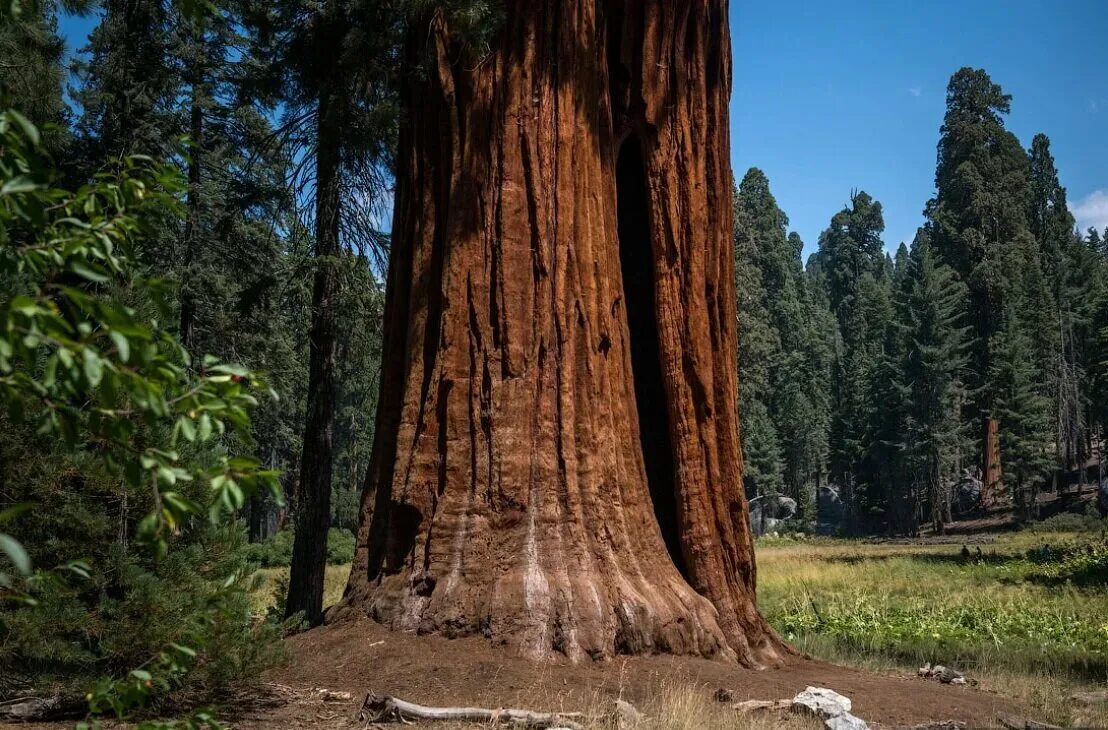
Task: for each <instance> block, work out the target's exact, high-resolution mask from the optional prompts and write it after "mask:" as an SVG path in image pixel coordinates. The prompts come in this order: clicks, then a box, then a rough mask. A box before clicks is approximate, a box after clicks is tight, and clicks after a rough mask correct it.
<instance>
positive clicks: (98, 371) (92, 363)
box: [81, 347, 104, 388]
mask: <svg viewBox="0 0 1108 730" xmlns="http://www.w3.org/2000/svg"><path fill="white" fill-rule="evenodd" d="M81 358H82V360H83V367H84V371H85V379H86V380H88V383H89V385H90V386H91V387H93V388H95V387H96V386H98V385H100V379H101V378H103V377H104V366H103V363H102V362H101V361H100V356H99V355H97V354H96V353H95V352H94V351H93V350H91V349H90V348H87V347H86V348H85V349H84V350H82V351H81Z"/></svg>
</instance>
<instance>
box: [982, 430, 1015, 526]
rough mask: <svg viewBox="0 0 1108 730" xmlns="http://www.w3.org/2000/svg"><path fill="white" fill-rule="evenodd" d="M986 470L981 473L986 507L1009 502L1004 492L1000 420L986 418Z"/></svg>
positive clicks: (984, 450)
mask: <svg viewBox="0 0 1108 730" xmlns="http://www.w3.org/2000/svg"><path fill="white" fill-rule="evenodd" d="M983 453H984V462H985V463H984V471H983V473H982V475H981V493H982V497H983V500H984V504H985V506H986V507H997V506H1000V505H1003V504H1007V503H1008V502H1009V500H1008V496H1007V495H1006V494H1005V493H1004V481H1003V480H1004V475H1003V473H1002V472H1001V466H1000V421H998V420H997V419H995V418H986V419H985V439H984V449H983Z"/></svg>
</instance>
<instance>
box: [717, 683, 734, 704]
mask: <svg viewBox="0 0 1108 730" xmlns="http://www.w3.org/2000/svg"><path fill="white" fill-rule="evenodd" d="M714 696H715V698H716V702H734V701H735V690H733V689H724V688H723V687H720V688H719V689H717V690H716V693H715V695H714Z"/></svg>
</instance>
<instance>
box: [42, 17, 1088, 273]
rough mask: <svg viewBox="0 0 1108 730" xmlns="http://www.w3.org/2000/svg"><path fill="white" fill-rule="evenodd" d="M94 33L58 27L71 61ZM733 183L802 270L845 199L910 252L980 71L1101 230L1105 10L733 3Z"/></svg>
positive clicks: (78, 25)
mask: <svg viewBox="0 0 1108 730" xmlns="http://www.w3.org/2000/svg"><path fill="white" fill-rule="evenodd" d="M94 23H95V19H94V18H83V19H82V18H66V19H63V21H62V32H63V34H64V35H65V36H66V38H67V39H68V40H69V43H70V47H71V48H73V47H79V46H80V45H83V43H84V39H85V37H86V36H87V34H88V31H89V30H90V29H91V28H92V26H93V24H94ZM731 35H732V49H733V54H734V65H733V78H734V87H733V90H732V97H731V151H732V164H733V166H734V169H735V175H736V176H737V177H739V178H741V177H742V175H743V173H744V172H745V171H746V169H747V168H749V167H751V166H758V167H760V168H762V169H763V170H764V171H765V172H766V174H767V175H768V176H769V180H770V185H771V186H772V189H773V192H774V194H775V195H776V196H777V201H778V204H779V205H780V206H781V208H782V209H784V211H785V212H786V213H787V214H788V216H789V219H790V224H791V228H792V229H794V230H796V231H797V232H798V233H800V235H801V237H802V238H803V239H804V243H805V254H807V253H810V252H811V251H812V250H814V248H815V246H816V243H817V239H818V237H819V233H820V231H822V230H823V229H824V228H825V227H826V226H827V223H828V221H829V220H830V219H831V216H832V215H833V214H834V213H835V212H836V211H838V210H839V209H840V208H842V207H843V206H844V205H845V204H846V203H847V202H848V201H849V199H850V191H851V189H852V188H857V189H861V190H865V191H866V192H868V193H869V194H870V195H872V196H874V197H875V198H877V199H878V200H880V201H881V203H882V204H883V205H884V209H885V226H886V230H885V241H886V244H887V245H888V246H889V247H890V248H893V249H895V247H896V245H897V244H898V243H900V242H901V241H902V240H908V241H910V240H911V238H912V236H913V235H914V234H915V231H916V227H917V226H919V225H920V223H921V222H922V220H923V219H922V215H921V211H922V210H923V206H924V203H926V201H927V199H928V198H930V197H931V195H932V193H933V191H934V173H935V145H936V144H937V142H938V139H939V125H941V124H942V118H943V111H944V107H945V93H946V82H947V80H948V79H949V78H950V75H951V74H952V73H954V71H956V70H957V69H959V68H961V67H962V66H974V67H979V68H984V69H986V70H987V71H988V72H989V73H990V74H991V75H992V77H993V80H994V81H996V82H997V83H999V84H1000V85H1001V86H1003V87H1004V90H1005V91H1006V92H1007V93H1009V94H1012V96H1013V100H1012V113H1011V115H1009V117H1008V122H1007V123H1008V127H1009V129H1011V130H1012V131H1013V132H1015V133H1016V134H1017V135H1018V136H1019V138H1020V140H1021V141H1022V142H1023V144H1024V146H1025V147H1027V146H1029V145H1030V143H1031V138H1032V137H1033V136H1034V135H1035V134H1036V133H1037V132H1040V131H1041V132H1045V133H1046V134H1047V135H1048V136H1049V137H1050V139H1051V143H1052V148H1053V152H1054V156H1055V158H1056V160H1057V163H1058V168H1059V171H1060V173H1061V178H1062V184H1063V185H1065V186H1066V188H1067V189H1068V192H1069V200H1070V207H1071V208H1072V209H1074V211H1075V213H1076V214H1077V217H1078V222H1079V224H1081V225H1082V229H1084V227H1085V226H1088V225H1093V224H1095V225H1097V226H1098V227H1100V228H1104V227H1105V226H1108V0H887V1H885V2H876V1H870V2H859V1H857V0H855V1H854V2H845V1H844V0H809V1H808V2H782V1H776V2H774V1H770V2H765V0H731Z"/></svg>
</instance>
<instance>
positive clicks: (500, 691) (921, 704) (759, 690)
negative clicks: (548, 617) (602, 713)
mask: <svg viewBox="0 0 1108 730" xmlns="http://www.w3.org/2000/svg"><path fill="white" fill-rule="evenodd" d="M288 646H289V649H290V652H291V657H290V661H289V663H288V665H287V666H286V667H284V668H282V669H280V670H278V671H275V672H273V673H272V675H271V676H270V677H269V679H270V680H271V681H272V682H275V683H279V684H281V685H286V686H288V687H292V688H296V689H307V688H313V687H322V688H327V689H329V690H336V691H342V692H349V693H351V695H352V696H353V698H354V699H352V700H350V701H346V702H326V703H324V702H322V701H320V702H316V703H312V702H300V703H298V702H284V703H281V702H277V701H274V702H273V703H271V704H270V705H269V706H265V705H261V706H258V707H256V708H254V709H252V710H249V711H246V712H245V713H244V714H243V715H240V716H239V717H238V718H234V725H235V726H236V727H239V728H268V727H281V728H309V727H312V728H323V727H334V728H346V727H357V725H356V724H355V723H353V722H352V720H353V717H354V716H355V714H356V712H357V708H358V706H359V705H360V702H361V698H362V697H364V695H365V693H366V692H368V691H370V690H372V691H373V692H376V693H378V694H381V693H386V694H394V695H397V696H399V697H402V698H404V699H408V700H411V701H414V702H419V703H423V704H468V705H483V706H486V707H498V706H499V707H503V706H513V705H514V706H522V707H529V708H534V709H543V710H558V711H571V710H579V709H582V708H584V709H588V708H595V707H598V706H601V705H602V704H604V703H606V702H610V699H612V698H615V697H617V696H622V697H623V698H624V699H627V700H629V701H631V702H633V703H636V704H638V705H640V706H646V705H649V704H650V703H651V701H652V698H655V697H656V696H657V695H658V693H660V692H665V691H670V692H672V691H673V690H674V688H679V689H682V690H684V691H686V692H692V693H695V694H696V695H698V696H699V695H700V694H701V693H702V694H703V696H704V697H711V695H712V694H713V693H714V692H715V690H716V689H718V688H728V689H732V690H734V692H735V699H736V700H740V699H776V698H782V697H792V696H793V695H794V694H795V693H797V692H798V691H800V690H803V689H804V688H805V687H806V686H808V685H819V686H824V687H829V688H831V689H834V690H835V691H837V692H840V693H842V694H844V695H847V696H848V697H850V698H851V699H852V700H853V702H854V712H855V714H857V715H859V716H860V717H862V718H864V719H866V720H867V721H869V722H870V723H871V724H874V725H881V726H914V725H918V724H923V723H929V722H938V721H950V720H957V721H962V722H965V723H966V724H967V725H968V726H970V727H974V726H983V725H996V718H997V715H998V714H1002V713H1003V714H1015V715H1019V714H1021V713H1022V708H1021V707H1020V706H1019V705H1018V704H1017V703H1016V702H1015V701H1013V700H1010V699H1007V698H1004V697H1002V696H999V695H995V694H989V693H986V692H982V691H979V690H976V689H973V688H969V687H955V686H948V685H942V684H938V683H936V682H934V681H929V680H925V679H920V678H918V677H915V676H890V675H879V674H872V673H868V672H862V671H858V670H854V669H847V668H844V667H838V666H834V665H831V664H826V663H824V662H819V661H814V660H811V659H802V658H797V659H795V660H793V661H792V662H790V664H789V665H788V666H786V667H784V668H782V669H778V670H771V671H764V672H755V671H749V670H743V669H740V668H737V667H735V666H733V665H728V664H724V663H721V662H713V661H707V660H701V659H683V658H677V657H663V656H657V657H629V658H627V659H616V660H613V661H610V662H606V663H597V664H583V665H568V664H536V663H532V662H530V661H527V660H525V659H521V658H519V657H516V656H512V655H510V654H508V653H507V652H505V651H502V650H500V649H498V648H497V647H494V646H493V645H491V644H490V643H488V642H487V641H485V640H483V639H476V638H467V639H455V640H448V639H443V638H439V637H432V636H414V635H410V634H398V633H393V632H390V631H387V630H385V629H384V628H382V627H381V626H379V625H377V624H376V623H373V622H372V621H369V620H368V619H367V620H359V621H352V622H347V623H343V624H340V625H335V626H325V627H322V628H319V629H315V630H313V631H309V632H307V633H304V634H301V635H299V636H295V637H293V638H291V639H289V641H288ZM736 719H737V718H736ZM739 724H740V723H739V722H737V721H736V723H735V726H738V725H739Z"/></svg>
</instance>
